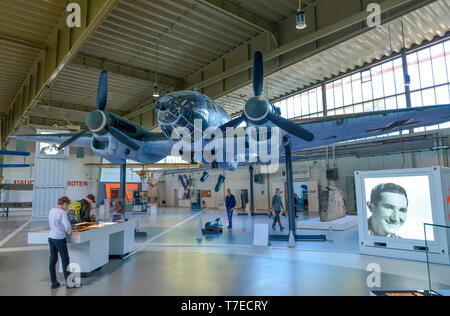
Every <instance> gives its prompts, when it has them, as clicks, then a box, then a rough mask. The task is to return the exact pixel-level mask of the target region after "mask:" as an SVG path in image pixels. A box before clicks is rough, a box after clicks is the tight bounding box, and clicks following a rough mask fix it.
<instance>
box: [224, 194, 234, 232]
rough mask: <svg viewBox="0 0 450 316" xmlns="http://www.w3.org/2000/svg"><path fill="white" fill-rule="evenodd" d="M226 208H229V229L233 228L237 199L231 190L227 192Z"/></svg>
mask: <svg viewBox="0 0 450 316" xmlns="http://www.w3.org/2000/svg"><path fill="white" fill-rule="evenodd" d="M225 207H226V208H227V216H228V229H232V228H233V211H234V208H235V207H236V198H235V197H234V195H233V194H231V190H230V189H228V190H227V196H226V198H225Z"/></svg>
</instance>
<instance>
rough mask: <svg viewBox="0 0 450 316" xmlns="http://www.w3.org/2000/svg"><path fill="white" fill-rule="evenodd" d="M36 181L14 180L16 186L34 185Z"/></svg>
mask: <svg viewBox="0 0 450 316" xmlns="http://www.w3.org/2000/svg"><path fill="white" fill-rule="evenodd" d="M33 183H34V180H14V184H33Z"/></svg>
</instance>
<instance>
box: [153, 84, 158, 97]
mask: <svg viewBox="0 0 450 316" xmlns="http://www.w3.org/2000/svg"><path fill="white" fill-rule="evenodd" d="M153 97H154V98H159V88H158V86H157V85H155V87H154V88H153Z"/></svg>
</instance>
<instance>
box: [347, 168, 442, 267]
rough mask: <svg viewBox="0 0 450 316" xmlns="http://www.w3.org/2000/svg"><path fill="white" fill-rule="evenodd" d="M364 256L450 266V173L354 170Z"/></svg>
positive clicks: (360, 240) (436, 169)
mask: <svg viewBox="0 0 450 316" xmlns="http://www.w3.org/2000/svg"><path fill="white" fill-rule="evenodd" d="M355 183H356V196H357V209H358V221H359V242H360V251H361V253H363V254H369V255H376V256H386V257H394V258H401V259H411V260H418V261H426V260H427V255H428V258H429V261H430V262H433V263H442V264H447V265H448V264H450V257H449V240H450V236H449V235H448V233H447V232H445V231H442V230H436V229H435V228H434V227H431V226H429V227H428V228H427V229H428V231H427V235H428V239H427V244H425V233H424V230H423V227H424V224H425V223H430V224H433V225H443V226H448V214H449V208H448V202H447V197H448V196H449V194H448V193H449V188H450V169H449V168H443V167H432V168H421V169H401V170H378V171H355Z"/></svg>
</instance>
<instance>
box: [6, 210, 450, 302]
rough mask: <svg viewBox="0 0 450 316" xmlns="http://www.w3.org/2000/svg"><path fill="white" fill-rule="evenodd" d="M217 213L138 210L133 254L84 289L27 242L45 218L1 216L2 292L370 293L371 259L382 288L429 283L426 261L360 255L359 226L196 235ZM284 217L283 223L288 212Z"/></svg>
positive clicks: (436, 274) (446, 277) (237, 221)
mask: <svg viewBox="0 0 450 316" xmlns="http://www.w3.org/2000/svg"><path fill="white" fill-rule="evenodd" d="M302 216H303V215H302ZM218 217H220V218H221V219H222V222H223V224H224V225H225V226H226V225H227V222H226V215H225V214H224V213H223V212H219V211H217V210H207V211H204V212H201V213H191V211H190V210H186V209H170V208H165V209H159V210H158V212H157V214H153V215H150V216H136V217H135V221H136V222H137V223H138V225H139V228H140V230H142V231H146V232H147V233H148V237H147V238H145V239H144V238H140V239H136V242H135V249H136V250H137V252H136V253H134V254H133V255H132V256H130V257H129V258H128V259H126V260H117V259H115V260H111V261H110V263H109V264H107V265H106V266H104V267H103V268H102V270H100V271H97V272H94V273H92V275H91V277H90V278H86V279H83V287H82V288H81V289H77V290H70V291H68V290H66V289H65V288H61V289H58V290H56V291H51V290H50V288H49V285H50V284H49V282H50V281H49V275H48V258H49V251H48V249H47V246H46V245H42V246H29V245H27V234H28V232H29V231H36V230H40V229H43V228H46V226H47V223H45V222H44V223H30V224H27V225H25V226H24V224H26V223H27V222H28V221H29V220H30V217H29V216H23V215H21V216H15V215H11V216H10V217H9V218H8V219H6V218H4V217H0V244H1V243H2V241H3V240H5V238H7V237H11V234H12V233H14V232H16V234H14V236H13V237H12V238H11V239H10V240H9V241H7V242H6V243H4V244H3V245H2V247H0V295H180V296H186V295H194V296H200V295H206V296H210V295H226V296H235V295H237V296H241V295H249V296H266V295H268V296H273V295H289V296H296V295H369V293H370V288H369V287H368V286H367V283H366V280H367V278H368V277H369V275H370V272H368V271H367V270H366V268H367V266H368V265H369V264H371V263H376V264H378V265H379V266H380V268H381V278H380V281H381V289H385V290H402V289H427V288H428V280H427V271H426V265H425V263H423V262H413V261H406V260H397V259H389V258H381V257H371V256H365V255H359V253H358V231H357V228H353V229H349V230H347V231H344V232H335V233H334V240H333V241H332V242H298V243H297V245H296V248H295V249H289V248H288V247H287V242H272V244H271V246H270V247H265V248H259V247H252V238H253V235H252V230H253V226H252V225H253V223H271V220H270V219H269V218H268V217H265V216H256V217H253V218H251V219H249V218H248V217H246V216H235V217H234V219H233V221H234V223H233V226H234V229H233V230H225V231H224V233H223V234H221V235H218V236H207V237H205V238H204V239H203V240H202V241H197V239H196V237H197V232H198V228H199V222H200V220H201V221H202V223H203V224H205V223H206V222H207V221H210V220H213V219H215V218H218ZM244 221H245V225H244V227H243V222H244ZM282 221H284V224H287V223H286V222H287V218H282ZM20 227H23V229H22V230H20V231H19V232H17V231H16V230H17V229H18V228H20ZM243 228H244V229H243ZM300 233H305V234H315V233H321V232H317V231H300ZM449 272H450V267H448V266H444V265H432V276H433V286H434V288H436V289H445V288H450V273H449ZM60 279H62V277H61V276H60Z"/></svg>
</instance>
